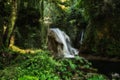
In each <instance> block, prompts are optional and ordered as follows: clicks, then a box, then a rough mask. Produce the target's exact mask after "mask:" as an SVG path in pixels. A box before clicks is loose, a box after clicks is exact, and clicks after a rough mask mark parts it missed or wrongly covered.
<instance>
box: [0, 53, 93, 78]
mask: <svg viewBox="0 0 120 80" xmlns="http://www.w3.org/2000/svg"><path fill="white" fill-rule="evenodd" d="M27 56H28V57H27V58H28V59H27V60H25V61H24V60H23V62H21V63H19V64H18V63H16V64H15V65H13V66H10V67H7V68H5V69H4V70H2V71H0V77H1V80H61V79H62V80H71V79H75V80H83V79H84V80H87V78H88V77H87V76H86V75H87V73H91V72H90V71H89V70H90V68H91V63H89V62H88V61H87V60H85V59H84V58H82V57H78V56H77V57H76V58H74V59H64V58H63V59H59V60H57V59H53V57H51V56H49V52H48V51H42V52H39V53H37V54H32V55H27ZM23 57H24V56H23Z"/></svg>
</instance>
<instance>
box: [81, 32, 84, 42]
mask: <svg viewBox="0 0 120 80" xmlns="http://www.w3.org/2000/svg"><path fill="white" fill-rule="evenodd" d="M83 35H84V30H82V33H81V38H80V44H82V43H83Z"/></svg>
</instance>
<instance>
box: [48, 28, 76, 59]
mask: <svg viewBox="0 0 120 80" xmlns="http://www.w3.org/2000/svg"><path fill="white" fill-rule="evenodd" d="M50 33H52V34H54V37H55V40H56V41H57V42H59V43H61V44H63V51H62V52H63V53H61V54H63V56H64V57H67V58H73V57H74V56H75V55H77V54H78V50H76V49H75V48H73V47H72V46H71V43H70V38H69V36H68V35H67V34H65V33H64V32H63V31H61V30H60V29H58V28H51V29H50V31H49V34H48V35H50Z"/></svg>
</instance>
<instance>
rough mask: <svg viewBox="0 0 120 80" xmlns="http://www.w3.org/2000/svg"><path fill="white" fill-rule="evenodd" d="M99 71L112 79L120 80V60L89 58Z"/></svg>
mask: <svg viewBox="0 0 120 80" xmlns="http://www.w3.org/2000/svg"><path fill="white" fill-rule="evenodd" d="M89 61H90V62H92V65H93V68H97V69H98V73H101V74H104V75H106V76H107V77H108V78H109V79H110V80H120V62H113V61H102V60H89Z"/></svg>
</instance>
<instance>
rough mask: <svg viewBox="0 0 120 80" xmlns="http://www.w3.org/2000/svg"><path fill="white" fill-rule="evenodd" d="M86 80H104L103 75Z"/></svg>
mask: <svg viewBox="0 0 120 80" xmlns="http://www.w3.org/2000/svg"><path fill="white" fill-rule="evenodd" d="M87 80H106V79H105V77H104V76H103V75H98V74H96V75H92V76H90V77H89V78H88V79H87Z"/></svg>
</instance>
